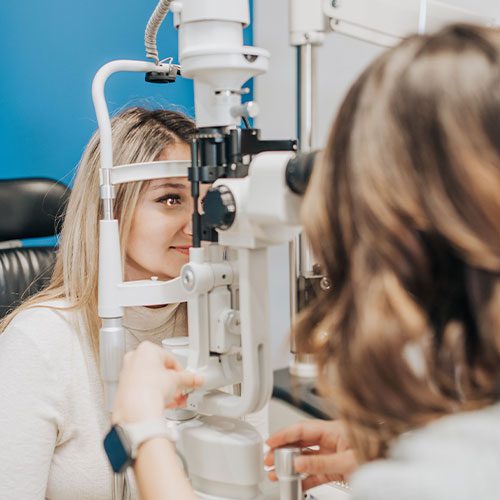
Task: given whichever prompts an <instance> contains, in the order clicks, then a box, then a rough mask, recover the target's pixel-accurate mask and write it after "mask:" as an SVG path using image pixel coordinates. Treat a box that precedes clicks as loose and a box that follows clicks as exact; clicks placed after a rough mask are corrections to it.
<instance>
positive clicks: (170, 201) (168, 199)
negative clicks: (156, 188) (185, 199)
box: [156, 193, 181, 207]
mask: <svg viewBox="0 0 500 500" xmlns="http://www.w3.org/2000/svg"><path fill="white" fill-rule="evenodd" d="M156 201H157V203H163V204H164V205H166V206H167V207H175V206H177V205H180V203H181V197H180V196H179V195H178V194H171V193H169V194H166V195H164V196H162V197H161V198H158V199H157V200H156Z"/></svg>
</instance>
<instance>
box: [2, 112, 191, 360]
mask: <svg viewBox="0 0 500 500" xmlns="http://www.w3.org/2000/svg"><path fill="white" fill-rule="evenodd" d="M111 125H112V133H113V163H114V165H124V164H129V163H140V162H147V161H153V160H156V159H157V158H158V157H159V155H160V153H161V152H162V150H163V149H164V148H165V147H167V146H168V145H169V144H172V143H174V142H184V143H189V142H190V141H191V139H192V137H193V136H194V133H195V124H194V122H193V121H192V120H191V119H189V118H188V117H186V116H184V115H182V114H181V113H177V112H175V111H167V110H162V109H160V110H154V111H150V110H147V109H144V108H139V107H133V108H129V109H126V110H125V111H123V112H121V113H120V114H118V115H117V116H115V117H114V118H113V119H112V121H111ZM99 167H100V147H99V134H98V132H96V133H95V134H94V135H93V136H92V138H91V139H90V141H89V143H88V145H87V147H86V149H85V152H84V154H83V156H82V159H81V161H80V164H79V166H78V173H77V176H76V179H75V183H74V187H73V190H72V192H71V196H70V199H69V202H68V207H67V210H66V214H65V217H64V223H63V227H62V231H61V237H60V242H59V248H58V250H57V257H56V263H55V267H54V272H53V275H52V278H51V281H50V283H49V285H48V287H47V288H45V289H44V290H42V291H40V292H39V293H37V294H35V295H34V296H32V297H30V298H29V299H28V300H26V301H25V302H23V303H22V304H21V305H20V306H19V307H18V308H17V309H15V310H14V311H12V312H11V313H9V314H8V315H7V316H5V317H4V318H3V320H2V321H1V323H0V333H1V332H3V331H4V330H5V328H6V327H7V325H8V324H9V323H10V322H11V321H12V320H13V319H14V317H15V316H16V315H17V314H19V312H21V311H23V310H25V309H27V308H29V307H33V306H37V305H40V304H41V303H43V302H47V301H52V300H56V299H65V300H67V301H68V303H69V305H68V307H66V308H65V309H69V310H74V311H78V312H79V313H80V314H81V320H83V324H84V328H85V330H86V332H87V333H88V335H89V339H90V343H91V346H92V349H93V351H94V354H95V355H96V356H97V353H98V345H99V340H98V339H99V328H100V319H99V317H98V314H97V273H98V251H99V244H98V242H99V233H98V221H99V219H100V218H101V210H102V208H101V203H100V199H99ZM144 185H145V182H144V181H141V182H132V183H126V184H120V185H119V186H118V188H117V190H116V199H115V202H114V209H115V212H114V215H115V217H116V218H117V219H118V221H119V224H120V247H121V249H122V264H123V261H124V258H125V255H124V253H125V252H124V249H125V248H126V244H127V239H128V236H129V232H130V226H131V223H132V218H133V215H134V211H135V207H136V205H137V202H138V200H139V196H140V194H141V192H142V190H143V186H144ZM48 307H50V305H49V306H48Z"/></svg>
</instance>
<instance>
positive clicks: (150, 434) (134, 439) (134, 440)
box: [119, 417, 177, 459]
mask: <svg viewBox="0 0 500 500" xmlns="http://www.w3.org/2000/svg"><path fill="white" fill-rule="evenodd" d="M119 425H120V427H121V428H122V429H123V430H124V431H125V433H126V434H127V437H128V439H129V442H130V449H131V452H130V454H131V458H132V459H135V458H136V457H137V450H138V448H139V446H140V445H141V444H142V443H144V442H145V441H148V440H149V439H152V438H154V437H160V436H161V437H166V438H167V439H169V440H170V441H176V440H177V432H176V431H177V428H176V426H175V423H173V422H170V421H168V420H167V419H166V418H164V417H160V418H152V419H148V420H142V421H140V422H133V423H127V424H119Z"/></svg>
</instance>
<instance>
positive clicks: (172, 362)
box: [158, 348, 184, 371]
mask: <svg viewBox="0 0 500 500" xmlns="http://www.w3.org/2000/svg"><path fill="white" fill-rule="evenodd" d="M159 349H160V350H161V353H158V354H159V355H160V357H161V360H162V362H163V366H164V367H165V368H169V369H170V370H177V371H181V370H184V368H183V366H182V365H181V364H180V363H179V361H178V360H177V358H176V357H175V356H174V355H173V354H171V353H169V352H168V351H167V350H166V349H161V348H159Z"/></svg>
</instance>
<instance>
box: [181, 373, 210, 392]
mask: <svg viewBox="0 0 500 500" xmlns="http://www.w3.org/2000/svg"><path fill="white" fill-rule="evenodd" d="M176 376H177V383H178V387H179V388H180V389H195V388H196V387H200V386H202V385H203V382H204V380H205V379H204V378H203V376H202V375H200V374H199V373H193V372H188V371H181V372H176Z"/></svg>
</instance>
